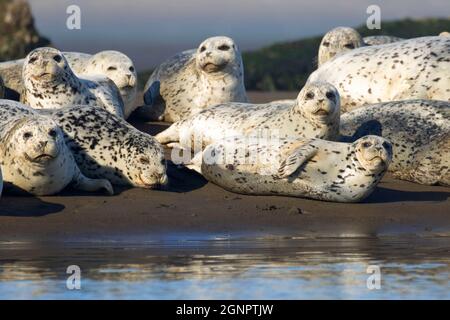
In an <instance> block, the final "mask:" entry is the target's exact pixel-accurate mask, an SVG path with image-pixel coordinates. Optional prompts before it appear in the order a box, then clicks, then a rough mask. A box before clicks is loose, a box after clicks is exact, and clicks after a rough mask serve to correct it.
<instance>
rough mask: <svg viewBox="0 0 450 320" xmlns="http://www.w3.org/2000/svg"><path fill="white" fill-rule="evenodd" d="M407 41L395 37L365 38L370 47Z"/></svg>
mask: <svg viewBox="0 0 450 320" xmlns="http://www.w3.org/2000/svg"><path fill="white" fill-rule="evenodd" d="M402 40H405V38H400V37H395V36H384V35H378V36H368V37H364V38H363V41H364V43H365V44H366V45H368V46H379V45H380V44H386V43H393V42H398V41H402Z"/></svg>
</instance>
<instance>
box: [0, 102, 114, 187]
mask: <svg viewBox="0 0 450 320" xmlns="http://www.w3.org/2000/svg"><path fill="white" fill-rule="evenodd" d="M0 159H1V169H2V173H3V179H4V181H5V182H7V183H9V184H11V185H12V186H14V187H16V188H19V189H20V190H22V191H26V192H28V193H31V194H34V195H52V194H55V193H58V192H60V191H61V190H63V189H64V188H65V187H66V186H68V185H69V184H72V185H73V186H74V187H75V188H77V189H80V190H85V191H97V190H101V189H105V190H106V191H107V192H108V193H110V194H112V193H113V189H112V186H111V184H110V182H109V181H108V180H104V179H90V178H87V177H85V176H84V175H83V174H82V173H81V172H80V170H79V168H78V166H77V164H76V163H75V160H74V158H73V155H72V153H71V152H70V151H69V149H68V148H67V146H66V144H65V142H64V137H63V133H62V131H61V129H60V128H59V127H58V126H57V124H56V123H55V122H54V121H53V120H51V119H50V118H49V117H46V116H43V115H39V114H38V113H36V112H35V111H34V110H32V109H31V108H29V107H27V106H25V105H22V104H20V103H18V102H15V101H10V100H0Z"/></svg>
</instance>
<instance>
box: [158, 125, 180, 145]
mask: <svg viewBox="0 0 450 320" xmlns="http://www.w3.org/2000/svg"><path fill="white" fill-rule="evenodd" d="M180 123H183V120H182V121H181V122H175V123H174V124H172V125H171V126H170V127H168V128H167V129H166V130H164V131H162V132H160V133H158V134H157V135H156V136H155V139H156V141H158V142H159V143H161V144H169V143H172V142H179V141H180Z"/></svg>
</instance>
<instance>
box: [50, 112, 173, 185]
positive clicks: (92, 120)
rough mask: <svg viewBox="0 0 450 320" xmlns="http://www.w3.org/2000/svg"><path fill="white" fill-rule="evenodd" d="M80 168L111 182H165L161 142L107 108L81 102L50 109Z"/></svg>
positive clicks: (127, 183) (138, 183) (129, 183)
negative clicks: (78, 104)
mask: <svg viewBox="0 0 450 320" xmlns="http://www.w3.org/2000/svg"><path fill="white" fill-rule="evenodd" d="M49 115H50V116H51V118H52V119H53V120H54V121H55V122H56V123H57V124H58V125H59V126H60V127H61V129H62V130H63V132H64V138H65V141H66V144H67V146H68V147H69V149H70V150H71V151H72V153H73V155H74V157H75V160H76V162H77V163H78V166H79V167H80V169H81V171H82V172H83V173H84V174H85V175H86V176H88V177H91V178H103V179H108V180H109V181H111V182H112V183H113V184H118V185H131V186H136V187H142V188H156V187H159V186H161V185H165V184H166V183H167V182H168V179H167V175H166V163H165V160H164V152H163V149H162V147H161V145H160V144H159V143H158V142H157V141H155V139H154V138H153V137H152V136H150V135H148V134H146V133H144V132H141V131H139V130H137V129H136V128H134V127H133V126H131V125H130V124H128V123H127V122H126V121H125V120H123V119H121V118H119V117H116V116H114V115H112V114H110V113H109V112H107V111H106V110H104V109H102V108H99V107H93V108H85V107H84V106H72V107H66V108H63V109H61V110H53V111H51V113H49Z"/></svg>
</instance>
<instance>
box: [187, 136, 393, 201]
mask: <svg viewBox="0 0 450 320" xmlns="http://www.w3.org/2000/svg"><path fill="white" fill-rule="evenodd" d="M391 157H392V149H391V145H390V143H389V142H388V141H387V140H386V139H384V138H381V137H377V136H366V137H363V138H361V139H359V140H357V141H356V142H354V143H341V142H331V141H326V140H321V139H311V140H306V141H305V140H304V141H301V140H289V139H279V140H275V141H272V140H260V139H257V140H252V139H246V138H227V139H224V140H222V141H218V142H216V143H214V144H211V145H209V146H208V147H206V149H205V150H204V151H203V153H199V154H198V155H197V156H196V157H195V158H194V159H193V162H192V166H191V168H194V169H195V168H197V170H198V171H200V172H201V174H202V175H203V176H204V177H205V178H206V179H208V180H209V181H211V182H213V183H215V184H217V185H219V186H221V187H223V188H225V189H227V190H230V191H233V192H237V193H243V194H253V195H285V196H294V197H306V198H312V199H317V200H324V201H336V202H358V201H361V200H363V199H364V198H365V197H367V196H368V195H369V194H370V193H371V192H372V191H373V190H374V188H375V186H376V185H377V183H378V182H379V181H380V179H381V178H382V177H383V175H384V173H385V171H386V169H387V167H388V165H389V162H390V159H391Z"/></svg>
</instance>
